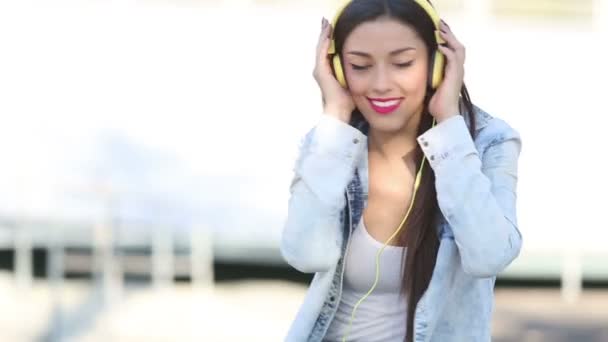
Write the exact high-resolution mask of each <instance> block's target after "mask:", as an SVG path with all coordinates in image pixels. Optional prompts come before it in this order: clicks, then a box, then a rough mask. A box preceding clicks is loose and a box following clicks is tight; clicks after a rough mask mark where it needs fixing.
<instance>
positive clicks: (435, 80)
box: [430, 51, 445, 89]
mask: <svg viewBox="0 0 608 342" xmlns="http://www.w3.org/2000/svg"><path fill="white" fill-rule="evenodd" d="M432 63H433V65H432V66H431V68H432V69H431V75H430V78H431V79H430V81H431V88H433V89H437V87H439V85H440V84H441V80H442V79H443V67H444V66H445V56H444V55H443V54H442V53H441V52H439V51H436V52H435V55H434V56H433V59H432Z"/></svg>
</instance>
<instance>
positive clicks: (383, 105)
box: [367, 97, 403, 115]
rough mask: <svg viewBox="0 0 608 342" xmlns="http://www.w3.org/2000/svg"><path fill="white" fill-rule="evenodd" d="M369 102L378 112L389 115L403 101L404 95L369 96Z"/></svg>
mask: <svg viewBox="0 0 608 342" xmlns="http://www.w3.org/2000/svg"><path fill="white" fill-rule="evenodd" d="M367 100H368V101H369V104H370V105H371V106H372V108H373V109H374V110H375V111H376V113H378V114H382V115H387V114H390V113H392V112H394V111H395V110H396V109H397V108H399V106H400V105H401V102H402V101H403V97H392V98H386V99H378V98H369V97H368V98H367Z"/></svg>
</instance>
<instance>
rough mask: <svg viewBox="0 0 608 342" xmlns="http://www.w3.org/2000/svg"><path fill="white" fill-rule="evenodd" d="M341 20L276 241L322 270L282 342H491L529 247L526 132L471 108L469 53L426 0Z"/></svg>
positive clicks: (299, 262)
mask: <svg viewBox="0 0 608 342" xmlns="http://www.w3.org/2000/svg"><path fill="white" fill-rule="evenodd" d="M334 24H335V25H332V24H330V23H328V22H327V20H325V19H323V22H322V31H321V35H320V38H319V43H318V47H317V61H316V66H315V70H314V73H313V74H314V77H315V79H316V81H317V83H318V85H319V87H320V89H321V92H322V95H323V103H324V112H323V114H322V115H321V118H320V120H319V122H318V124H317V125H316V126H315V127H314V128H313V129H312V130H311V131H310V132H309V133H308V134H307V135H306V137H305V138H304V141H303V144H302V146H301V149H300V155H299V158H298V161H297V162H296V165H295V168H294V172H295V176H294V178H293V181H292V183H291V186H290V192H291V197H290V199H289V206H288V217H287V221H286V224H285V227H284V231H283V237H282V241H281V252H282V254H283V256H284V258H285V260H286V261H287V262H288V263H289V264H290V265H292V266H293V267H294V268H296V269H298V270H299V271H301V272H308V273H315V275H314V278H313V280H312V282H311V284H310V287H309V289H308V291H307V294H306V297H305V300H304V303H303V304H302V307H301V308H300V310H299V312H298V314H297V316H296V318H295V321H294V323H293V325H292V326H291V329H290V330H289V334H288V336H287V340H288V341H346V340H348V341H365V342H373V341H442V342H443V341H467V342H474V341H490V339H491V316H492V310H493V298H494V282H495V279H496V275H497V274H498V273H499V272H501V271H502V270H503V269H504V268H505V267H506V266H507V265H509V264H510V263H511V261H512V260H513V259H514V258H515V257H516V256H517V255H518V254H519V251H520V248H521V244H522V238H521V234H520V232H519V230H518V228H517V219H516V185H517V163H518V158H519V153H520V150H521V140H520V136H519V134H518V132H517V131H515V130H514V129H513V128H511V127H510V126H509V125H508V124H507V123H505V122H504V121H503V120H501V119H498V118H494V117H492V116H490V115H489V114H487V113H485V112H483V111H482V110H481V109H479V108H477V107H475V106H473V104H472V103H471V101H470V99H469V96H468V93H467V90H466V87H465V86H464V84H463V75H464V66H463V65H464V60H465V49H464V47H463V45H462V44H461V43H460V41H459V40H458V39H457V38H456V36H455V35H454V33H453V32H452V31H451V29H450V27H449V26H448V25H447V24H445V23H444V22H443V21H442V20H440V19H439V17H438V16H437V14H436V12H435V11H434V9H433V8H432V6H431V5H430V3H429V2H428V1H427V0H354V1H351V2H349V3H347V4H346V6H345V7H344V8H343V9H342V10H340V11H338V15H337V16H336V19H335V20H334ZM334 54H335V56H334ZM336 56H337V57H336ZM334 57H335V58H334ZM341 70H343V71H341Z"/></svg>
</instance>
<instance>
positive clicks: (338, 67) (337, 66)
mask: <svg viewBox="0 0 608 342" xmlns="http://www.w3.org/2000/svg"><path fill="white" fill-rule="evenodd" d="M332 62H333V65H334V75H336V79H337V80H338V83H340V85H341V86H342V87H344V88H346V77H344V69H342V63H341V62H340V56H338V54H335V55H334V57H333V58H332Z"/></svg>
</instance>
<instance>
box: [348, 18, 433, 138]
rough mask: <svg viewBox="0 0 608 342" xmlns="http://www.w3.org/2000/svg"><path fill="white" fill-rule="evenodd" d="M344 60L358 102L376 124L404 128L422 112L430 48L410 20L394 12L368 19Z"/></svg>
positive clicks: (353, 37)
mask: <svg viewBox="0 0 608 342" xmlns="http://www.w3.org/2000/svg"><path fill="white" fill-rule="evenodd" d="M342 60H343V62H344V69H345V74H346V80H347V82H348V87H349V90H350V92H351V95H352V96H353V100H354V102H355V105H356V106H357V108H358V109H359V110H360V111H361V113H362V114H363V116H364V117H365V119H366V120H367V121H368V122H369V124H370V126H371V127H372V128H373V129H375V130H378V131H383V132H387V133H388V132H397V131H400V130H402V129H404V128H405V126H406V125H407V124H408V123H410V122H411V121H410V119H411V118H413V117H415V116H417V115H418V114H419V113H421V112H422V108H423V101H424V96H425V93H426V87H427V77H428V52H427V48H426V45H425V44H424V41H423V40H422V39H420V37H418V34H417V33H416V31H414V29H413V28H411V27H410V26H408V25H405V24H402V23H401V22H399V21H397V20H395V19H390V18H380V19H378V20H375V21H370V22H365V23H363V24H361V25H359V26H357V27H356V28H355V29H354V30H353V31H352V32H351V33H350V35H349V36H348V37H347V38H346V40H345V42H344V46H343V50H342ZM414 121H416V120H414Z"/></svg>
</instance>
